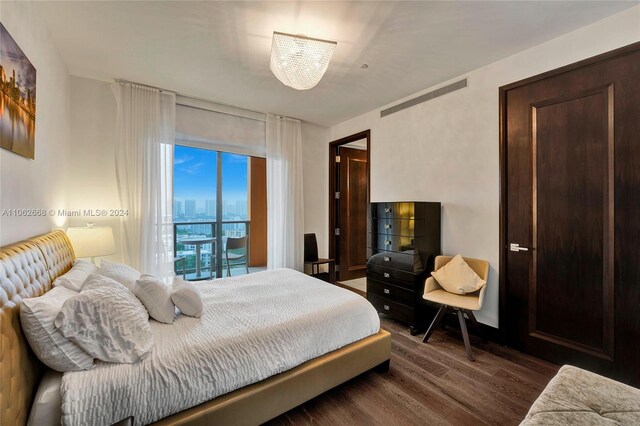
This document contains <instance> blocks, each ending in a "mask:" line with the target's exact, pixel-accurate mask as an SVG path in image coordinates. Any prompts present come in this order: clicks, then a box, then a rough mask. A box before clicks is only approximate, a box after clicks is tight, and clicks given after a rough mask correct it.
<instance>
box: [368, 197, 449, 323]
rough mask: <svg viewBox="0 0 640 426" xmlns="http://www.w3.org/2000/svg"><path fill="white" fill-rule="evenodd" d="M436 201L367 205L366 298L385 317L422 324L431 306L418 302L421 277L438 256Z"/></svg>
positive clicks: (425, 321)
mask: <svg viewBox="0 0 640 426" xmlns="http://www.w3.org/2000/svg"><path fill="white" fill-rule="evenodd" d="M440 234H441V227H440V203H433V202H389V203H371V208H370V211H369V221H368V238H367V243H368V253H367V254H368V256H369V260H368V261H367V299H368V300H369V302H371V304H372V305H373V306H374V307H375V308H376V309H377V310H378V312H381V313H385V314H387V315H389V316H390V317H391V318H394V319H396V320H398V321H401V322H405V323H407V324H409V326H410V331H411V334H416V333H417V332H418V331H420V330H421V329H423V328H425V326H426V325H427V324H428V321H430V320H431V319H432V318H433V315H435V309H433V308H431V307H429V306H428V305H426V304H425V303H424V302H423V299H422V294H423V292H424V281H425V279H426V277H427V276H428V275H429V273H430V272H431V271H432V270H433V260H434V258H435V256H437V255H439V254H440Z"/></svg>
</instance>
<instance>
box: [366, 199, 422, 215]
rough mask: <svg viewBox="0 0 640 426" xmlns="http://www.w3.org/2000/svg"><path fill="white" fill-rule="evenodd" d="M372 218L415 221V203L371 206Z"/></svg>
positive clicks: (376, 204)
mask: <svg viewBox="0 0 640 426" xmlns="http://www.w3.org/2000/svg"><path fill="white" fill-rule="evenodd" d="M371 217H372V218H374V219H375V218H377V219H383V218H403V219H413V218H414V217H415V203H402V202H401V203H375V204H372V206H371Z"/></svg>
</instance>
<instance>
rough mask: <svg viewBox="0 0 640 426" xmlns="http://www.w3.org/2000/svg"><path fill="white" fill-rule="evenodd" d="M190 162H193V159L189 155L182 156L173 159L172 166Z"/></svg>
mask: <svg viewBox="0 0 640 426" xmlns="http://www.w3.org/2000/svg"><path fill="white" fill-rule="evenodd" d="M192 160H193V157H192V156H191V155H183V156H181V157H176V158H174V159H173V164H175V165H176V166H177V165H179V164H184V163H188V162H189V161H192Z"/></svg>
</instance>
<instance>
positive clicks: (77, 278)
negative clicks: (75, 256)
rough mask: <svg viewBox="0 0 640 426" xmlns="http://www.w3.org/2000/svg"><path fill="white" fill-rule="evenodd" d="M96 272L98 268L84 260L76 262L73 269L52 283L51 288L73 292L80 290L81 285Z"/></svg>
mask: <svg viewBox="0 0 640 426" xmlns="http://www.w3.org/2000/svg"><path fill="white" fill-rule="evenodd" d="M97 270H98V267H97V266H96V265H94V264H93V263H91V262H87V261H86V260H76V263H74V264H73V267H72V268H71V269H69V271H67V273H66V274H64V275H60V276H59V277H58V278H56V279H55V281H53V286H54V287H58V286H63V287H66V288H68V289H69V290H73V291H80V290H82V284H83V283H84V281H85V280H86V279H87V278H88V277H89V275H91V274H93V273H94V272H96V271H97Z"/></svg>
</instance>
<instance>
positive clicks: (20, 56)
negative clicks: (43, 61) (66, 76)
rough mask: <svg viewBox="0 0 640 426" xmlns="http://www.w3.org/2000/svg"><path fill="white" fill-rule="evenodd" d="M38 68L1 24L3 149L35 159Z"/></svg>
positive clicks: (0, 137) (0, 140)
mask: <svg viewBox="0 0 640 426" xmlns="http://www.w3.org/2000/svg"><path fill="white" fill-rule="evenodd" d="M35 134H36V69H35V67H34V66H33V65H32V64H31V62H29V59H27V57H26V56H25V54H24V52H23V51H22V49H20V47H19V46H18V44H17V43H16V41H15V40H14V39H13V37H11V35H10V34H9V32H8V31H7V29H6V28H5V27H4V25H3V24H2V23H1V22H0V147H2V148H4V149H6V150H9V151H11V152H14V153H16V154H18V155H21V156H23V157H26V158H31V159H33V158H34V155H35V142H36V141H35V139H36V137H35Z"/></svg>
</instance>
